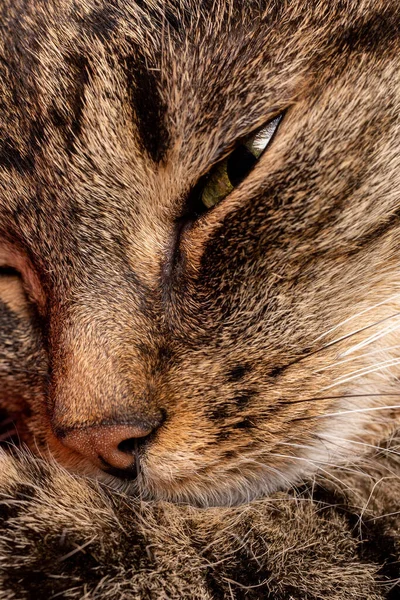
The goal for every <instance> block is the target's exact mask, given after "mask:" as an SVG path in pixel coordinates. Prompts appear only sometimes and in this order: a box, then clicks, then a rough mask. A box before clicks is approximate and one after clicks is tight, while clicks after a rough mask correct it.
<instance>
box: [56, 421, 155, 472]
mask: <svg viewBox="0 0 400 600" xmlns="http://www.w3.org/2000/svg"><path fill="white" fill-rule="evenodd" d="M152 431H153V427H149V426H141V425H100V426H97V427H88V428H86V429H75V430H72V431H70V432H68V433H67V434H66V435H65V436H64V437H63V438H62V439H61V441H62V443H63V444H64V446H67V448H71V449H72V450H75V452H78V454H81V455H82V456H84V457H85V458H87V459H88V460H89V461H90V462H91V463H92V464H94V465H96V466H97V467H100V468H101V469H103V470H105V471H107V470H110V471H111V472H112V471H113V470H118V471H124V470H126V469H129V470H131V471H132V473H131V476H132V477H134V475H133V472H134V470H135V468H136V467H135V448H136V447H137V445H138V444H139V443H140V440H141V439H143V438H145V437H146V436H148V435H149V434H150V433H151V432H152Z"/></svg>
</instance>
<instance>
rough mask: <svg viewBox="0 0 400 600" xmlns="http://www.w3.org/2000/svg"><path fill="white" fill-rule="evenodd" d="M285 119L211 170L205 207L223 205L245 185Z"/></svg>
mask: <svg viewBox="0 0 400 600" xmlns="http://www.w3.org/2000/svg"><path fill="white" fill-rule="evenodd" d="M281 119H282V115H279V116H278V117H275V119H272V120H271V121H269V122H268V123H267V124H266V125H263V126H262V127H261V128H260V129H258V130H257V131H255V132H253V133H252V134H251V135H249V136H248V137H247V138H245V139H244V140H243V141H242V143H241V144H240V145H238V146H237V147H236V148H235V150H233V152H231V154H229V156H227V157H226V158H224V160H222V161H221V162H219V163H218V164H216V165H215V166H214V167H213V168H212V169H211V171H210V172H209V173H208V175H207V176H206V180H205V183H204V185H203V187H202V190H201V192H200V199H201V203H202V205H203V206H204V207H205V208H206V209H209V208H212V207H213V206H215V205H216V204H218V203H219V202H221V200H223V199H224V198H226V197H227V196H228V195H229V194H230V193H231V192H232V191H233V190H234V189H235V187H237V186H238V185H239V184H240V183H242V181H243V180H244V179H245V178H246V177H247V175H248V174H249V173H250V171H251V170H252V169H253V167H254V165H255V164H256V162H257V161H258V160H259V158H260V156H261V155H262V154H263V152H264V151H265V149H266V148H267V146H268V145H269V144H270V142H271V140H272V138H273V137H274V134H275V132H276V130H277V129H278V126H279V123H280V121H281Z"/></svg>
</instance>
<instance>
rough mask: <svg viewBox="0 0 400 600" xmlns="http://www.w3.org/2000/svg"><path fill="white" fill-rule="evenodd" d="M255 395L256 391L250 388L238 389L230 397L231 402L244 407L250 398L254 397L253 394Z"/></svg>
mask: <svg viewBox="0 0 400 600" xmlns="http://www.w3.org/2000/svg"><path fill="white" fill-rule="evenodd" d="M256 395H257V392H256V391H255V390H251V389H248V390H240V391H239V392H237V393H236V394H235V396H234V397H233V398H232V402H234V403H235V404H236V406H237V407H238V408H244V407H245V406H247V405H248V404H249V402H250V400H252V398H254V396H256Z"/></svg>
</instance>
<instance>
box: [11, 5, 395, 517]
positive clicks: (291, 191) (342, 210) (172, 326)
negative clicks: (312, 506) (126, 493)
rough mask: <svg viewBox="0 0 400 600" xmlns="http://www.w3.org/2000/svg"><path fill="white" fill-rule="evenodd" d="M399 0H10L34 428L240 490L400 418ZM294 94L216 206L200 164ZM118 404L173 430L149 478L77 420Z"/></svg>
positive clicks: (221, 499) (18, 257)
mask: <svg viewBox="0 0 400 600" xmlns="http://www.w3.org/2000/svg"><path fill="white" fill-rule="evenodd" d="M399 12H400V8H399V3H398V2H397V0H390V1H387V0H385V1H383V0H363V1H362V2H358V1H357V2H355V1H351V0H349V1H345V2H342V1H339V0H337V1H336V0H335V1H333V2H321V1H319V0H309V1H307V2H304V1H303V0H301V1H300V0H294V1H292V2H275V1H272V0H265V1H260V2H220V1H217V2H200V3H199V2H192V1H191V0H185V1H181V2H173V1H171V2H157V1H155V2H150V1H149V2H134V1H133V0H132V1H131V0H126V1H123V2H116V1H115V2H114V1H109V2H98V1H96V0H85V2H81V3H76V2H73V1H72V0H71V1H70V0H54V1H52V2H48V1H46V2H44V1H40V0H39V1H36V0H35V2H33V1H29V0H16V1H15V0H12V1H11V0H3V1H2V3H1V34H0V58H1V60H0V70H1V73H0V102H1V104H0V110H1V118H0V122H1V124H0V261H1V264H2V265H3V267H8V268H9V267H13V268H15V269H16V270H17V271H18V272H19V273H20V275H21V285H22V287H23V289H24V290H25V293H26V294H27V296H28V299H27V302H26V306H25V307H24V308H23V309H22V308H21V307H20V308H19V309H17V313H16V312H15V310H13V309H12V308H10V293H9V292H8V296H7V297H8V300H7V298H5V299H4V302H3V304H2V307H3V308H2V317H1V319H2V323H4V324H3V325H2V334H1V335H2V337H1V341H2V349H1V355H0V361H1V362H0V377H1V382H2V387H1V390H0V398H1V403H2V406H3V407H4V408H5V409H6V410H7V411H8V412H9V413H10V412H11V413H12V414H13V416H14V419H15V418H17V420H18V422H19V423H18V428H19V434H20V436H22V438H23V439H24V440H25V441H26V442H27V443H28V444H29V445H30V447H31V448H32V449H34V450H35V451H36V450H37V451H39V452H40V453H41V454H47V455H50V456H53V457H55V458H56V460H58V461H59V462H60V463H61V464H63V465H64V466H66V467H67V468H69V469H71V470H74V471H79V472H81V473H86V474H90V475H93V476H100V477H103V478H104V479H105V480H107V481H108V482H109V483H111V484H112V485H114V486H116V487H119V488H120V489H122V488H123V487H125V488H127V489H129V490H130V491H132V492H133V491H135V490H137V489H139V490H140V492H141V493H142V494H144V495H147V496H148V497H155V498H159V499H170V500H175V501H177V500H178V501H179V500H188V501H190V502H194V503H198V504H204V505H211V504H235V503H237V502H243V501H247V500H249V499H251V498H253V497H257V496H259V495H260V494H264V493H265V492H271V491H273V490H275V489H277V488H281V487H285V486H287V484H288V483H291V482H295V481H300V480H301V479H302V478H303V477H304V476H306V475H307V474H309V473H311V472H313V471H315V469H316V468H318V467H319V466H321V465H323V464H325V463H334V464H337V463H338V462H340V461H341V460H343V459H347V458H348V457H349V456H351V455H358V454H359V453H360V448H361V446H360V444H361V443H367V444H368V443H373V444H375V443H377V442H378V441H379V439H382V438H383V437H384V436H386V435H388V434H390V432H391V431H392V430H393V429H394V428H395V427H396V426H397V424H398V421H399V417H398V412H397V409H395V408H393V410H391V409H390V406H394V407H396V406H398V405H399V404H400V402H399V396H398V384H397V377H398V363H399V344H398V343H397V342H398V334H397V330H398V328H399V325H400V321H399V316H398V313H399V297H400V296H399V277H398V271H399V269H398V264H399V263H398V260H399V258H398V257H399V231H400V229H399V221H398V214H399V206H400V175H399V174H400V168H399V167H400V165H399V161H400V155H399V151H398V140H399V131H400V129H399V114H400V110H399V108H400V94H399V87H400V86H399V72H400V70H399V56H400V51H399V23H400V18H399V17H400V15H399ZM281 113H282V114H284V118H283V121H282V123H281V125H280V126H279V130H278V132H277V135H276V136H275V139H274V140H273V142H272V144H271V146H270V147H269V148H268V149H267V151H266V152H265V154H264V155H263V156H262V157H261V159H260V161H259V162H258V163H257V165H256V167H255V168H254V170H253V171H252V172H251V173H250V174H249V175H248V177H247V178H246V179H245V180H244V181H243V183H242V184H241V185H239V186H238V187H237V188H236V189H235V190H234V191H233V192H232V193H231V194H230V195H229V197H227V198H226V199H225V200H224V201H223V202H221V203H220V204H219V205H218V206H216V207H215V208H214V209H213V210H211V211H209V212H203V214H201V215H200V216H199V215H197V214H196V211H195V210H194V208H193V206H192V203H191V199H192V197H193V190H194V189H195V188H196V184H197V183H198V181H199V178H200V177H201V176H203V175H204V174H205V173H207V172H208V171H209V170H210V168H211V167H212V165H213V164H215V163H216V162H217V161H218V160H219V159H220V158H221V157H222V156H224V155H226V154H227V153H229V152H230V151H231V150H232V148H233V147H234V146H235V144H236V143H237V140H240V139H241V138H243V136H246V135H247V134H249V133H251V132H252V131H254V129H255V128H257V127H259V126H261V125H262V124H263V123H266V122H267V121H268V120H269V119H270V118H271V117H273V116H275V115H277V114H281ZM7 285H8V284H7V283H6V285H4V283H3V286H2V287H3V289H4V288H5V287H7ZM8 289H9V286H8ZM17 296H18V297H20V292H18V293H17ZM11 304H12V300H11ZM14 304H15V302H14ZM28 304H30V306H28ZM18 310H23V314H20V313H18ZM28 311H29V314H30V316H27V315H28ZM18 315H19V316H18ZM27 328H29V331H31V332H32V336H31V338H30V340H28V339H27V338H26V335H27V334H26V331H27ZM20 335H22V338H21V337H20ZM24 353H25V354H24ZM23 355H24V356H23ZM21 358H24V360H21ZM347 411H350V412H347ZM114 425H115V426H120V425H122V426H129V427H142V429H146V428H147V429H148V430H151V429H154V431H153V432H152V433H151V434H150V435H149V436H148V437H145V438H143V439H141V444H140V448H139V449H138V451H137V453H136V457H137V461H139V462H140V475H139V477H138V478H136V480H135V481H131V482H129V481H128V482H127V480H128V479H129V474H128V473H127V474H126V475H127V476H126V477H125V479H124V483H123V482H122V480H121V479H119V478H117V477H114V476H112V475H106V474H105V473H104V470H103V469H101V468H100V467H101V465H102V463H101V462H100V457H98V456H94V458H93V457H90V456H89V458H88V456H87V454H88V453H90V451H91V447H90V444H88V443H86V446H85V448H84V444H83V442H82V445H81V446H80V447H79V446H78V447H76V446H75V447H74V448H71V446H68V444H66V443H65V440H66V438H67V437H68V436H71V435H72V436H75V438H77V439H79V436H81V438H82V439H83V438H84V436H85V435H86V433H87V432H90V431H91V432H93V431H95V430H97V429H96V428H99V427H103V428H106V427H111V426H114ZM338 432H340V439H339V436H338ZM92 458H93V460H92Z"/></svg>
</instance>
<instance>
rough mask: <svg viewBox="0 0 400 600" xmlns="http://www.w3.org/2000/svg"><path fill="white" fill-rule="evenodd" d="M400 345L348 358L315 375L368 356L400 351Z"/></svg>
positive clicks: (318, 370) (322, 368)
mask: <svg viewBox="0 0 400 600" xmlns="http://www.w3.org/2000/svg"><path fill="white" fill-rule="evenodd" d="M399 348H400V345H396V346H385V347H384V348H379V349H378V350H372V351H371V352H365V353H364V354H359V355H358V356H353V357H352V358H346V359H345V360H339V361H337V362H335V363H332V364H330V365H327V366H326V367H321V368H320V369H317V370H316V371H314V373H322V371H326V370H327V369H333V368H334V367H337V366H338V365H344V364H346V363H349V362H354V361H355V360H359V359H360V358H366V357H367V356H373V355H374V354H384V353H385V352H389V351H390V350H398V349H399Z"/></svg>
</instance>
